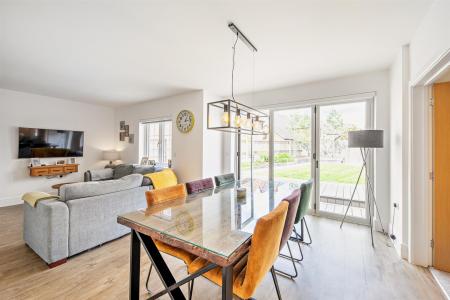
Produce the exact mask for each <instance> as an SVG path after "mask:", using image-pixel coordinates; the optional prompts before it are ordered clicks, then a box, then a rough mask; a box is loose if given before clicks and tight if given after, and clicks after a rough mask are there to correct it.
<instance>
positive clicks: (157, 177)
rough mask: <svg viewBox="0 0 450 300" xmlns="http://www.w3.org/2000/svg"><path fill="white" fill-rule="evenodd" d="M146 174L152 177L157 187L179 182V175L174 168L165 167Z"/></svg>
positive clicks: (154, 185)
mask: <svg viewBox="0 0 450 300" xmlns="http://www.w3.org/2000/svg"><path fill="white" fill-rule="evenodd" d="M145 176H146V177H149V178H150V180H151V181H152V184H153V187H154V188H155V189H161V188H165V187H169V186H174V185H176V184H177V183H178V179H177V175H175V173H174V172H173V171H172V169H164V170H162V171H161V172H155V173H150V174H145Z"/></svg>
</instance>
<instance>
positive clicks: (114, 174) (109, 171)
mask: <svg viewBox="0 0 450 300" xmlns="http://www.w3.org/2000/svg"><path fill="white" fill-rule="evenodd" d="M162 169H163V167H162V166H141V165H131V164H120V165H117V166H115V167H114V168H105V169H99V170H89V171H86V172H85V173H84V181H99V180H111V179H119V178H122V177H123V176H127V175H130V174H142V175H145V174H148V173H153V172H159V171H161V170H162Z"/></svg>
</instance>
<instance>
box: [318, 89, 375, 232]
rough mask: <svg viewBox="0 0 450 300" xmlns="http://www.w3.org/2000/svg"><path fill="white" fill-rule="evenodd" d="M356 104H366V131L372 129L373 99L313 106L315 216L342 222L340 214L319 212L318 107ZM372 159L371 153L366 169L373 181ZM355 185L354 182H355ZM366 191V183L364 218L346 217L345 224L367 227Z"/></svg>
mask: <svg viewBox="0 0 450 300" xmlns="http://www.w3.org/2000/svg"><path fill="white" fill-rule="evenodd" d="M358 102H365V103H366V111H365V115H366V124H365V125H366V129H373V128H374V110H373V108H374V102H375V97H371V98H368V99H353V100H352V99H349V100H344V101H333V102H328V103H327V102H324V103H320V104H317V105H315V114H314V115H315V127H316V128H317V130H315V131H314V132H313V134H314V135H315V138H314V141H315V145H314V149H315V151H316V152H315V155H316V157H315V158H316V159H315V169H316V170H315V177H314V202H315V205H314V207H315V210H314V214H315V215H317V216H323V217H326V218H330V219H336V220H342V218H343V215H341V214H335V213H330V212H326V211H321V210H320V107H325V106H331V105H340V104H348V103H358ZM373 166H374V159H373V153H371V155H370V157H369V159H368V160H367V169H368V173H369V176H370V178H371V179H372V180H373V179H374V168H373ZM355 184H356V182H355ZM372 184H373V186H374V187H375V183H374V182H372ZM367 191H368V183H366V187H365V207H364V208H365V218H359V217H353V216H350V215H347V217H346V218H345V220H346V222H349V223H356V224H362V225H369V209H368V204H369V201H367V200H368V199H367V197H368V194H367ZM370 211H373V207H371V210H370Z"/></svg>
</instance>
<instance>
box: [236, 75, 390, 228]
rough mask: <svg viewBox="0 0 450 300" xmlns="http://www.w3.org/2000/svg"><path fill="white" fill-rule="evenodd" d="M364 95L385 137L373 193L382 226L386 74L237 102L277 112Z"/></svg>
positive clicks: (386, 191)
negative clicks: (370, 98) (372, 96)
mask: <svg viewBox="0 0 450 300" xmlns="http://www.w3.org/2000/svg"><path fill="white" fill-rule="evenodd" d="M368 92H375V93H376V101H375V127H376V128H377V129H383V130H384V134H385V139H384V142H385V145H384V148H383V149H380V150H377V151H376V163H375V182H376V191H375V193H376V196H377V202H378V203H379V205H380V213H381V218H382V219H383V224H384V225H386V224H387V223H388V222H389V216H390V182H389V172H390V158H389V157H390V156H389V154H390V150H389V149H390V125H389V122H390V115H389V110H390V104H389V96H390V95H389V94H390V90H389V72H388V71H387V70H383V71H376V72H369V73H363V74H358V75H354V76H347V77H341V78H336V79H330V80H323V81H318V82H313V83H308V84H301V85H296V86H291V87H286V88H281V89H274V90H269V91H262V92H257V93H255V94H254V96H253V97H252V96H251V95H241V96H239V98H238V99H239V100H241V101H243V102H246V103H248V104H250V105H253V106H255V107H264V106H267V107H269V106H273V105H276V106H277V107H278V108H279V107H282V106H283V105H293V104H294V103H301V102H304V101H308V102H311V101H314V100H320V99H324V98H333V97H339V96H351V95H355V94H361V93H368ZM252 98H253V100H252Z"/></svg>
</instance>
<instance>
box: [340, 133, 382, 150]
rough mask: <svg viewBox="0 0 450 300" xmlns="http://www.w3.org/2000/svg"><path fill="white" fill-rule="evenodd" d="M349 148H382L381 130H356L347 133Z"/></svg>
mask: <svg viewBox="0 0 450 300" xmlns="http://www.w3.org/2000/svg"><path fill="white" fill-rule="evenodd" d="M348 147H349V148H383V130H373V129H371V130H356V131H349V133H348Z"/></svg>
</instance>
